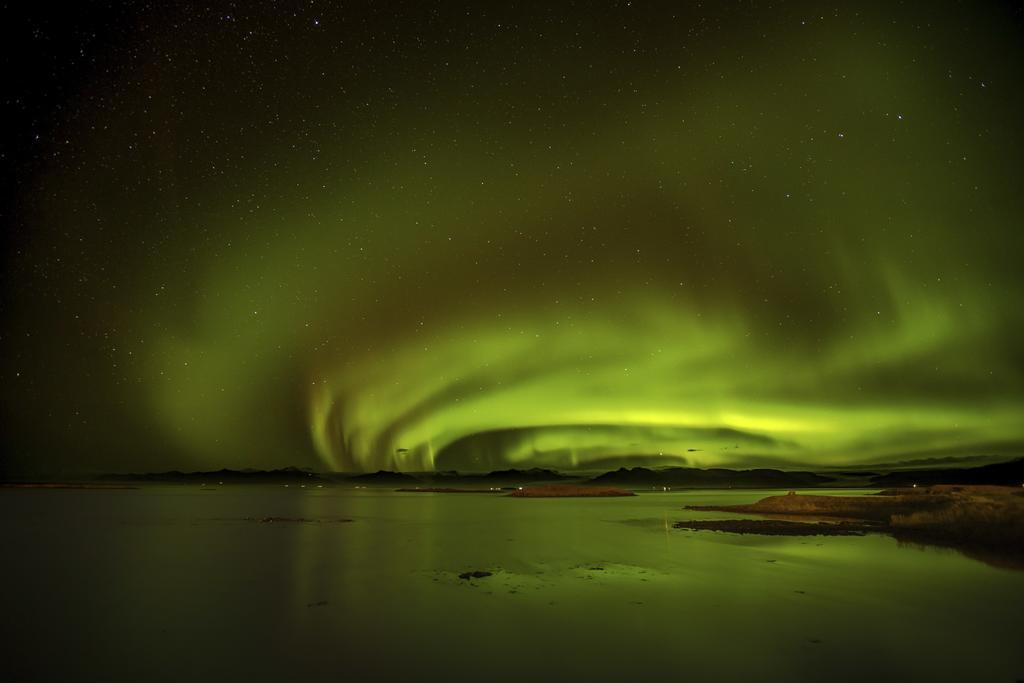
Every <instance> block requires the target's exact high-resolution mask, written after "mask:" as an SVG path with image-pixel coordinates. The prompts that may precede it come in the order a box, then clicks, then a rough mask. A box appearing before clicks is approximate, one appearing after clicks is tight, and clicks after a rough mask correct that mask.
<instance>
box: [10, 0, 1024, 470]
mask: <svg viewBox="0 0 1024 683" xmlns="http://www.w3.org/2000/svg"><path fill="white" fill-rule="evenodd" d="M76 12H77V14H72V15H69V16H64V17H61V18H59V19H55V18H48V17H46V15H45V13H44V12H43V10H42V9H39V10H37V11H35V12H34V13H33V11H27V14H25V15H24V16H18V17H11V21H9V22H6V23H7V28H5V29H4V31H5V32H8V33H9V35H8V36H7V37H8V39H9V40H8V44H9V45H14V46H16V48H17V49H12V50H10V55H9V56H8V65H7V68H8V69H12V68H14V66H15V64H19V65H21V66H19V68H20V74H21V75H20V76H19V77H18V78H17V79H15V80H14V82H13V85H12V86H11V89H10V91H9V93H8V97H7V101H6V102H5V103H4V106H5V108H6V110H7V114H8V115H7V116H6V117H5V118H6V119H7V120H9V121H10V120H13V121H15V125H14V126H13V127H12V128H9V129H8V130H7V131H5V134H4V156H3V160H4V165H5V177H8V178H10V179H11V182H10V183H9V184H8V185H9V188H10V189H8V190H7V191H6V192H5V195H4V201H5V206H4V214H3V216H4V221H5V223H6V224H7V226H8V229H7V231H6V232H7V237H6V241H5V260H4V267H3V273H4V277H3V282H2V291H3V327H2V339H0V344H2V351H3V353H2V366H0V372H2V377H3V381H2V383H0V385H2V392H3V398H2V404H3V411H2V420H3V422H2V429H3V434H4V437H3V438H4V447H5V451H6V453H7V455H6V456H5V463H4V467H5V468H7V469H8V470H9V471H11V472H45V471H64V470H68V471H71V470H120V471H142V470H147V469H150V470H152V469H168V468H178V469H207V468H217V467H238V468H241V467H256V468H267V467H280V466H284V465H298V466H305V467H314V468H317V469H328V470H339V471H363V470H376V469H394V470H405V471H413V470H431V469H443V470H452V469H458V470H463V471H480V470H490V469H499V468H505V467H532V466H545V467H556V468H562V469H587V468H608V467H617V466H619V465H621V464H627V465H628V464H633V463H636V464H650V463H656V464H671V463H676V464H689V465H694V466H702V467H708V466H718V465H725V466H794V467H802V468H814V467H826V466H839V465H848V464H849V465H868V466H869V465H870V464H872V463H880V462H893V461H898V460H909V459H925V458H932V457H947V456H957V457H967V456H973V455H1000V456H1014V455H1021V454H1022V453H1024V419H1022V416H1024V352H1022V349H1024V346H1022V344H1021V341H1020V340H1021V338H1022V333H1024V306H1022V304H1021V302H1022V300H1024V276H1022V274H1021V253H1022V252H1024V237H1022V231H1021V216H1022V215H1024V197H1022V194H1021V192H1020V189H1019V184H1020V183H1019V175H1018V169H1017V166H1018V164H1019V159H1020V158H1021V153H1022V151H1024V150H1022V145H1021V136H1020V125H1019V122H1020V121H1021V120H1024V106H1022V101H1021V91H1020V88H1019V83H1020V82H1022V80H1024V74H1022V69H1021V64H1022V62H1021V52H1022V50H1021V45H1022V44H1024V43H1022V42H1021V40H1020V37H1021V19H1022V16H1021V13H1020V11H1019V9H1017V8H1014V7H1012V6H1010V5H1005V4H996V3H938V4H934V5H933V4H928V5H913V6H904V7H885V8H884V9H883V8H882V7H881V6H877V7H875V6H872V7H867V8H864V7H862V8H859V9H858V8H854V7H852V6H851V7H847V6H846V5H843V6H841V7H829V6H824V5H820V4H818V3H780V4H768V3H727V4H719V3H709V4H708V5H706V6H702V5H700V4H688V5H685V6H679V7H676V6H673V5H672V4H670V3H644V2H619V3H607V4H602V5H600V6H582V5H581V6H572V5H565V6H561V5H546V4H541V5H535V6H529V7H527V6H517V5H511V4H510V5H507V6H502V7H491V6H490V5H487V4H483V3H466V4H455V3H443V4H441V5H438V6H436V7H426V6H420V5H418V4H415V3H408V4H392V3H380V4H365V5H363V4H360V5H345V6H343V7H342V6H334V5H326V4H324V5H321V4H320V3H309V4H302V5H301V6H299V5H296V6H295V9H294V10H293V9H292V8H287V9H286V8H283V7H281V6H279V5H275V4H273V3H253V4H252V5H251V6H250V4H249V3H244V4H239V5H235V4H223V5H221V6H215V7H195V6H188V5H185V4H182V5H176V6H175V7H173V8H171V7H150V6H144V5H140V6H125V7H117V8H109V7H108V8H105V9H103V10H98V9H95V8H94V9H91V10H90V9H79V10H76Z"/></svg>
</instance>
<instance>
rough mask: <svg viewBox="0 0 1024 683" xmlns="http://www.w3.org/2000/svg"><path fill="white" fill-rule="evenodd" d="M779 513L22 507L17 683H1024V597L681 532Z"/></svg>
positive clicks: (915, 565) (13, 615)
mask: <svg viewBox="0 0 1024 683" xmlns="http://www.w3.org/2000/svg"><path fill="white" fill-rule="evenodd" d="M765 493H766V492H758V491H743V492H693V493H675V492H672V493H658V494H645V495H641V496H639V497H636V498H607V499H589V500H588V499H512V498H505V497H496V496H487V495H468V494H466V495H444V494H401V493H394V492H390V491H362V490H360V491H354V490H346V489H327V488H325V489H296V488H288V489H285V488H283V487H274V488H260V487H223V488H220V489H218V490H215V491H202V490H200V489H198V488H195V487H175V488H171V487H153V488H143V489H139V490H128V491H60V490H58V491H52V490H46V491H40V490H7V491H0V543H2V547H3V549H4V552H3V559H2V564H0V567H2V569H0V576H2V582H0V590H2V595H3V601H2V608H3V613H2V615H0V616H2V620H0V623H2V627H0V628H2V634H0V636H2V645H3V647H2V649H3V652H4V661H3V664H2V668H3V670H4V674H3V677H4V679H5V680H11V681H15V680H18V681H20V680H34V679H47V680H56V679H60V678H65V677H66V678H67V679H68V680H84V679H88V680H146V681H151V680H223V681H229V680H230V681H234V680H238V681H241V680H340V681H345V680H348V681H361V680H413V679H419V680H483V681H486V680H517V681H524V680H588V681H598V680H616V681H623V680H659V681H671V680H693V681H716V680H735V681H765V680H802V681H864V680H877V681H899V680H907V681H916V680H921V681H1006V682H1008V683H1009V682H1012V681H1016V680H1018V679H1024V645H1022V644H1024V572H1015V571H1011V570H1007V569H999V568H995V567H991V566H988V565H985V564H983V563H980V562H978V561H975V560H972V559H969V558H965V557H963V556H961V555H959V554H957V553H956V552H954V551H949V550H940V549H921V548H915V547H906V546H900V545H898V544H897V542H896V541H894V540H892V539H890V538H887V537H883V536H868V537H863V538H856V537H855V538H780V537H754V536H734V535H725V534H720V533H713V532H688V531H680V530H675V529H672V528H671V523H672V522H673V521H677V520H680V519H685V518H688V517H691V518H707V519H710V518H720V517H722V515H721V514H719V513H692V512H686V511H684V510H682V509H681V508H682V507H683V505H686V504H728V503H743V502H751V501H754V500H756V499H758V498H760V497H762V496H763V495H765ZM266 516H283V517H305V518H315V519H322V518H338V517H347V518H352V519H353V520H355V521H354V522H352V523H350V524H333V523H321V524H315V523H312V524H311V523H269V524H268V523H259V522H253V521H245V520H244V518H246V517H255V518H262V517H266ZM471 570H486V571H490V572H493V576H490V577H487V578H481V579H478V580H474V581H466V580H463V579H460V578H458V575H459V574H460V573H462V572H466V571H471Z"/></svg>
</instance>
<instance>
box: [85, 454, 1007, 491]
mask: <svg viewBox="0 0 1024 683" xmlns="http://www.w3.org/2000/svg"><path fill="white" fill-rule="evenodd" d="M832 474H834V475H836V476H828V475H825V474H818V473H816V472H806V471H801V472H787V471H783V470H776V469H750V470H732V469H725V468H711V469H699V468H695V467H666V468H647V467H632V468H629V467H620V468H619V469H617V470H612V471H610V472H605V473H604V474H599V475H597V476H594V477H590V478H588V477H585V476H579V475H572V474H565V473H561V472H557V471H555V470H551V469H543V468H536V467H535V468H531V469H525V470H519V469H507V470H497V471H494V472H487V473H480V474H475V473H459V472H415V473H405V472H392V471H389V470H378V471H377V472H369V473H362V474H355V473H346V472H313V471H312V470H308V469H299V468H296V467H285V468H282V469H277V470H252V469H244V470H229V469H221V470H215V471H210V472H180V471H177V470H174V471H170V472H149V473H136V474H108V475H105V476H103V477H101V479H103V480H106V481H132V482H164V483H174V482H200V483H207V484H219V483H227V482H230V483H267V484H270V483H274V484H277V483H285V484H290V483H299V484H305V483H314V484H315V483H319V484H325V483H351V484H356V485H365V486H410V485H412V486H416V485H423V484H427V485H445V486H451V485H455V486H458V485H461V484H467V485H470V484H477V485H479V484H492V485H494V484H501V485H506V486H518V485H523V484H532V483H538V482H555V481H564V480H572V481H576V482H580V483H594V484H600V485H602V486H611V485H614V486H624V487H629V488H650V487H662V486H670V487H674V488H708V489H720V488H814V487H820V486H830V485H831V486H846V485H849V484H850V482H848V481H846V482H844V481H843V478H849V477H859V478H860V480H859V481H858V482H857V483H858V484H861V485H868V486H872V487H879V488H887V487H899V486H912V485H914V484H918V485H921V486H925V485H928V484H1000V485H1014V486H1018V485H1022V484H1024V458H1018V459H1016V460H1011V461H1009V462H1002V463H996V464H991V465H983V466H980V467H967V468H959V469H957V468H944V469H921V470H908V471H899V472H889V473H883V474H879V473H877V472H876V471H867V470H865V471H862V472H858V471H849V472H847V471H844V472H841V473H838V472H836V473H832ZM837 477H841V478H837Z"/></svg>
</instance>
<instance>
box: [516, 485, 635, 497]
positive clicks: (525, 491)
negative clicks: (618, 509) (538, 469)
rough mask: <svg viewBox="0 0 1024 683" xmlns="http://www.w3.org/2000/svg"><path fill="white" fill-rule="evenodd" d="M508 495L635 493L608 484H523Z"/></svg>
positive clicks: (612, 495)
mask: <svg viewBox="0 0 1024 683" xmlns="http://www.w3.org/2000/svg"><path fill="white" fill-rule="evenodd" d="M508 495H509V496H511V497H513V498H618V497H622V496H635V495H636V494H635V493H633V492H632V491H627V490H625V489H619V488H612V487H609V486H574V485H572V484H549V485H547V486H523V487H521V488H518V489H516V490H515V491H513V492H512V493H510V494H508Z"/></svg>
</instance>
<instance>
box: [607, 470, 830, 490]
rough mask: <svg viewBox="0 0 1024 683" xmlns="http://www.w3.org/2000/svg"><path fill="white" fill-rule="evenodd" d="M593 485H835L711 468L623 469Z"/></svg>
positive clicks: (820, 478) (811, 476)
mask: <svg viewBox="0 0 1024 683" xmlns="http://www.w3.org/2000/svg"><path fill="white" fill-rule="evenodd" d="M591 481H593V482H594V483H599V484H617V485H619V486H632V487H638V486H644V487H646V486H676V487H683V488H712V489H719V488H784V487H799V488H809V487H814V486H823V485H826V484H831V483H833V482H835V479H834V478H833V477H827V476H824V475H821V474H815V473H814V472H783V471H782V470H771V469H755V470H729V469H723V468H712V469H707V470H702V469H698V468H696V467H668V468H665V469H656V470H653V469H648V468H646V467H634V468H632V469H630V468H626V467H620V468H619V469H617V470H614V471H612V472H606V473H605V474H602V475H599V476H596V477H594V478H593V479H592V480H591Z"/></svg>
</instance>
